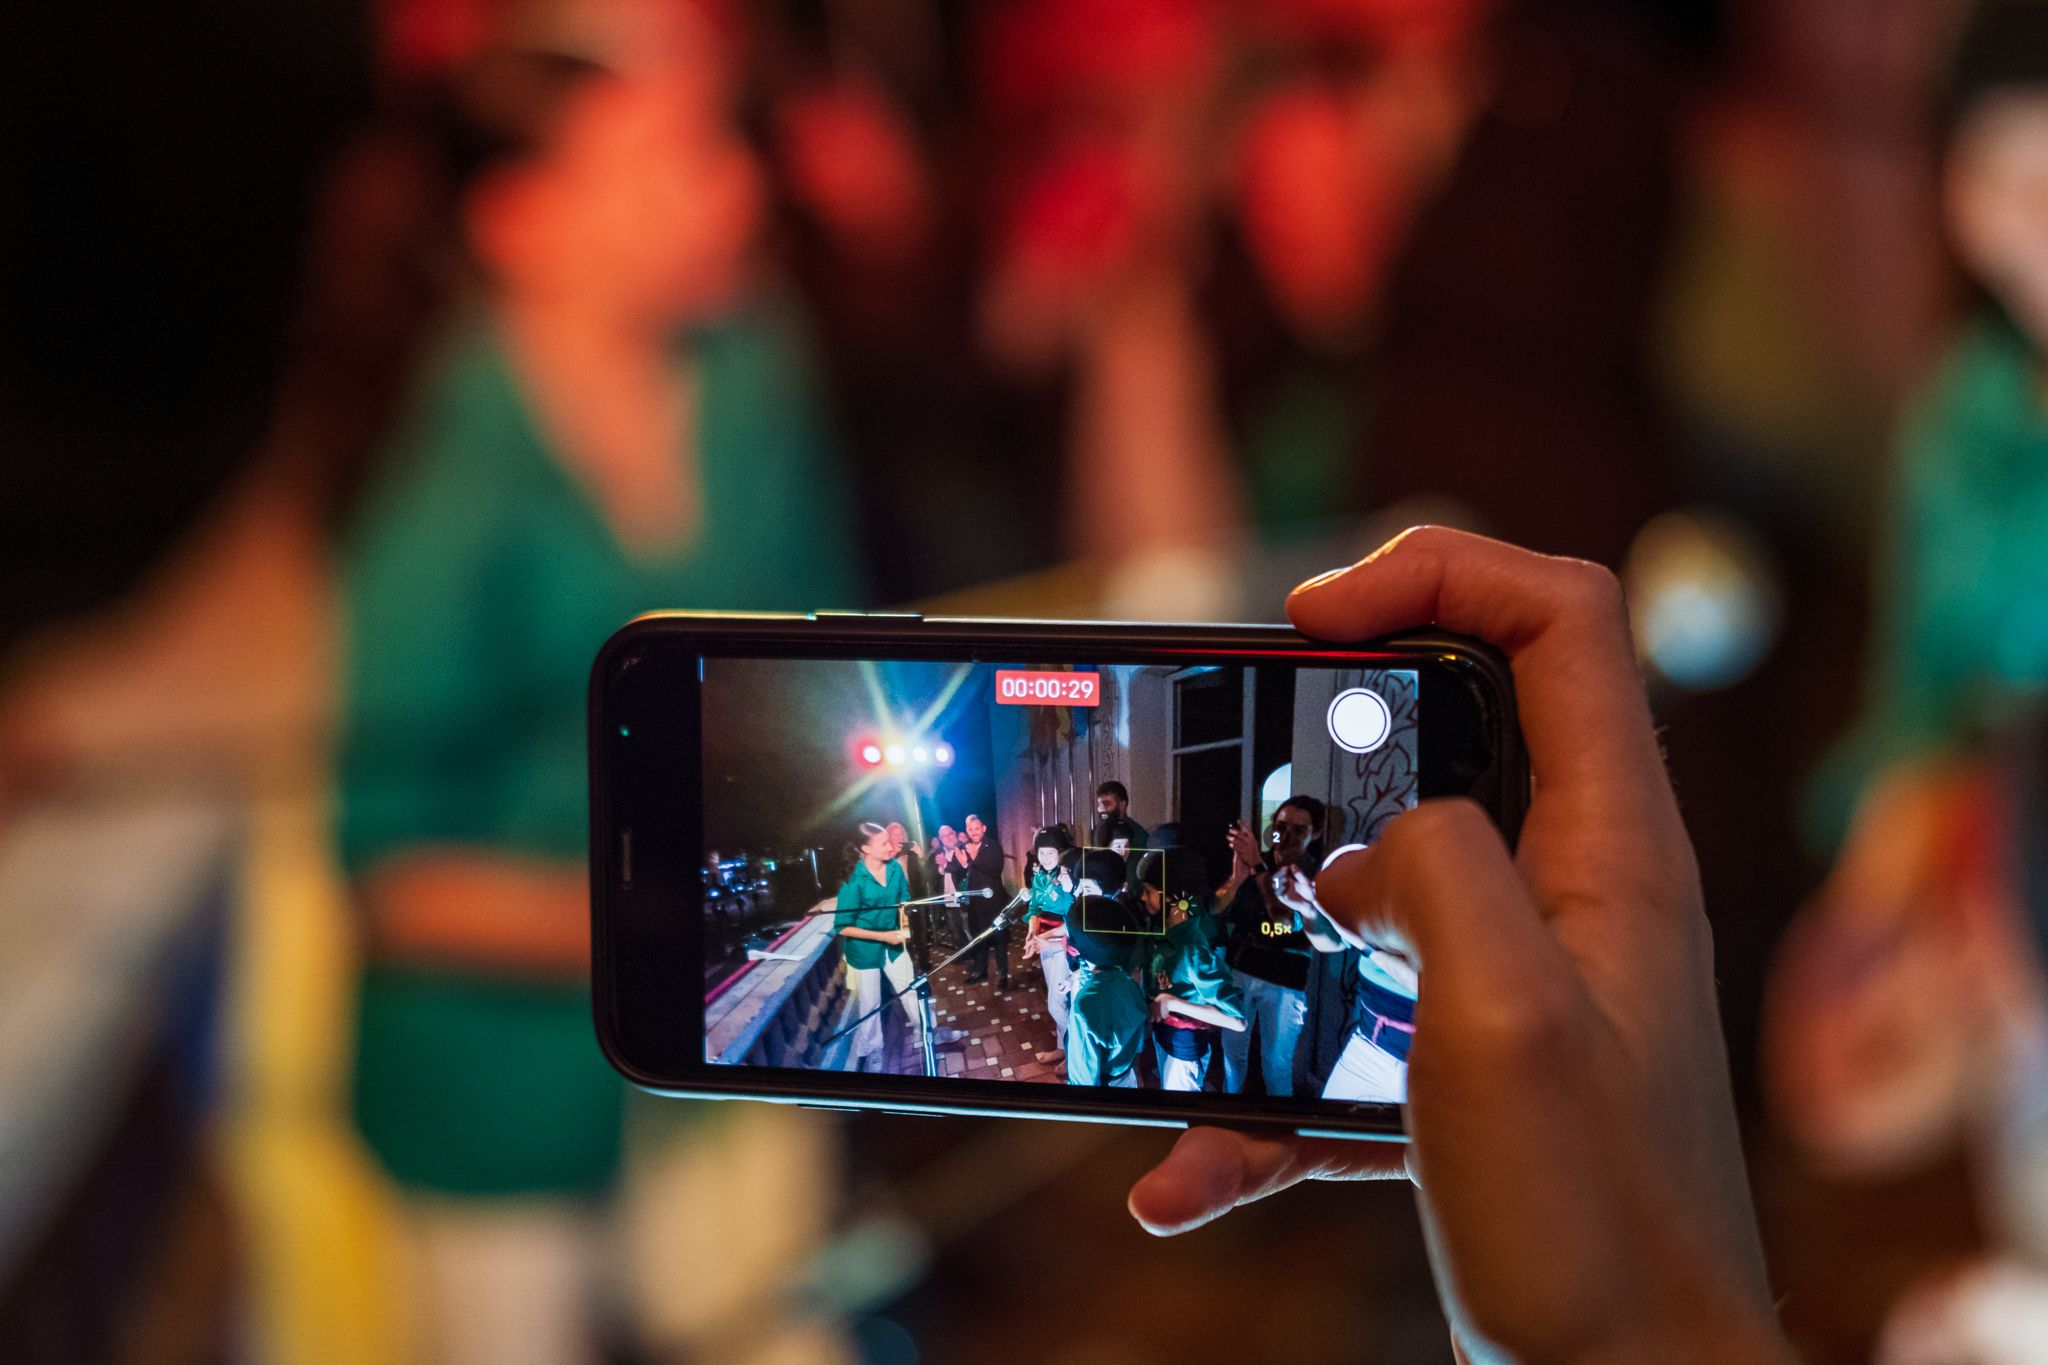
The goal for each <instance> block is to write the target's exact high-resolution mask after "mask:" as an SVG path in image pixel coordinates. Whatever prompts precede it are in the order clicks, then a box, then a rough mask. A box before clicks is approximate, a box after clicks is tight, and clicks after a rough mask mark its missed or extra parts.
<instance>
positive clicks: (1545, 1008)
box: [1439, 983, 1586, 1074]
mask: <svg viewBox="0 0 2048 1365" xmlns="http://www.w3.org/2000/svg"><path fill="white" fill-rule="evenodd" d="M1439 1027H1442V1025H1441V1024H1440V1025H1439ZM1453 1027H1455V1028H1456V1029H1457V1031H1458V1033H1459V1035H1460V1037H1461V1039H1462V1040H1463V1042H1464V1045H1465V1048H1466V1049H1467V1050H1468V1055H1470V1056H1472V1057H1474V1058H1475V1060H1478V1061H1481V1062H1483V1063H1485V1064H1488V1065H1489V1066H1490V1067H1499V1068H1505V1069H1509V1070H1513V1071H1515V1072H1517V1073H1529V1074H1535V1073H1537V1072H1540V1071H1542V1070H1543V1069H1544V1068H1546V1067H1547V1066H1550V1065H1554V1064H1555V1063H1556V1061H1557V1059H1559V1058H1561V1057H1567V1056H1572V1055H1575V1054H1576V1052H1577V1050H1578V1049H1579V1048H1580V1046H1581V1044H1582V1042H1583V1035H1584V1033H1585V1027H1586V1020H1585V1012H1584V1009H1583V1008H1582V1006H1581V1002H1580V1001H1578V1000H1577V999H1576V998H1574V996H1573V995H1572V994H1571V993H1570V992H1568V991H1565V990H1562V989H1558V988H1556V987H1554V986H1546V985H1539V984H1535V983H1531V984H1530V986H1529V987H1528V988H1526V989H1523V990H1519V991H1517V992H1515V993H1514V994H1513V995H1511V996H1501V997H1496V998H1494V999H1490V1000H1487V1001H1484V1002H1481V1003H1477V1004H1474V1005H1471V1006H1470V1007H1468V1008H1467V1009H1465V1010H1464V1011H1463V1017H1462V1018H1461V1019H1460V1020H1459V1021H1458V1022H1457V1023H1456V1024H1455V1025H1453Z"/></svg>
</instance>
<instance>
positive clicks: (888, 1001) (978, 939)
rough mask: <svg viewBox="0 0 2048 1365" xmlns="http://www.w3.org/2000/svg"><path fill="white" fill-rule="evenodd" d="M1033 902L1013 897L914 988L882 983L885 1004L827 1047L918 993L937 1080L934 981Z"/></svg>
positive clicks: (927, 1055)
mask: <svg viewBox="0 0 2048 1365" xmlns="http://www.w3.org/2000/svg"><path fill="white" fill-rule="evenodd" d="M973 894H974V893H972V892H963V893H961V898H962V899H967V898H968V897H971V896H973ZM991 898H992V897H991ZM931 899H932V900H934V901H944V900H945V897H944V896H934V897H932V898H931ZM1029 899H1031V893H1030V892H1029V891H1019V892H1018V893H1017V894H1016V895H1015V896H1012V897H1011V898H1010V903H1009V904H1008V905H1006V906H1004V907H1003V908H1002V909H1000V910H998V911H996V917H995V918H994V919H993V920H990V921H989V926H988V928H986V929H984V930H982V931H981V932H980V933H978V934H976V935H975V936H974V937H973V938H971V939H969V940H967V942H965V943H963V944H961V945H960V947H959V949H958V950H957V951H955V952H954V953H952V954H951V955H950V956H949V957H947V958H946V959H945V960H944V961H943V962H937V963H934V964H932V967H931V970H929V971H925V972H920V973H918V974H917V976H916V977H914V978H912V980H911V982H910V984H909V985H907V986H905V987H904V988H903V989H902V990H891V989H888V978H887V977H884V978H883V979H882V980H883V986H884V989H883V994H882V1001H881V1003H880V1004H878V1005H876V1006H875V1007H874V1008H873V1009H871V1010H869V1011H868V1012H867V1013H866V1014H863V1015H862V1016H861V1017H860V1018H858V1019H855V1020H853V1021H852V1022H851V1023H848V1024H846V1025H844V1026H842V1027H841V1028H839V1029H838V1030H837V1031H836V1032H834V1033H833V1034H832V1036H831V1037H829V1038H827V1039H826V1040H825V1042H824V1044H823V1046H825V1047H830V1046H832V1044H834V1043H836V1042H838V1041H839V1040H840V1039H841V1038H844V1037H845V1036H846V1035H847V1034H849V1033H852V1032H853V1031H854V1030H855V1029H857V1028H859V1027H860V1026H861V1025H862V1024H865V1023H866V1022H867V1021H868V1020H870V1019H872V1018H874V1017H875V1016H876V1015H878V1014H880V1013H881V1012H882V1011H883V1010H886V1009H888V1008H889V1006H891V1005H893V1004H895V1003H896V1002H897V1001H898V1000H901V999H902V998H903V997H904V996H905V995H907V994H909V993H910V992H912V991H915V992H916V993H917V1022H918V1032H919V1034H920V1041H921V1042H922V1043H923V1045H924V1074H925V1075H927V1076H937V1075H938V1074H939V1045H938V1039H937V1033H938V1021H937V1019H936V1018H935V1016H934V1015H933V1012H932V977H934V976H936V975H937V974H938V973H940V972H942V971H944V970H946V968H948V967H950V966H952V965H953V964H954V963H955V962H958V961H959V960H960V959H961V958H963V957H966V956H967V955H968V954H969V953H971V952H973V951H974V950H975V949H976V948H977V947H979V946H981V944H982V943H984V942H986V941H987V940H988V939H991V938H993V937H995V935H996V932H997V931H998V930H1001V929H1007V928H1009V927H1010V912H1011V911H1012V910H1015V909H1016V908H1017V907H1018V906H1020V905H1022V904H1023V903H1024V902H1025V901H1027V900H1029ZM867 908H868V909H871V910H872V909H881V908H883V907H880V906H869V907H867Z"/></svg>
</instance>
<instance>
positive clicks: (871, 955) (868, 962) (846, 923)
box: [832, 862, 910, 972]
mask: <svg viewBox="0 0 2048 1365" xmlns="http://www.w3.org/2000/svg"><path fill="white" fill-rule="evenodd" d="M888 867H889V872H888V876H887V877H886V878H884V879H883V880H882V881H876V880H875V874H874V873H873V872H871V871H869V870H868V865H867V863H866V862H861V863H858V864H856V865H855V866H854V869H853V875H852V876H850V877H848V878H847V879H846V885H844V886H842V887H840V888H839V910H838V913H836V914H834V915H833V916H832V929H833V932H835V933H836V932H838V931H839V930H841V929H873V930H875V931H876V932H878V933H888V932H889V931H890V930H891V929H900V928H902V927H903V920H902V917H901V915H900V913H899V907H900V906H901V905H902V904H903V902H904V901H907V900H909V899H910V892H909V889H908V888H909V882H908V881H907V880H906V879H905V877H904V875H903V864H901V863H894V862H892V863H890V864H889V865H888ZM839 951H840V953H841V954H843V955H844V956H845V958H846V965H847V966H849V967H852V968H853V969H854V970H855V971H862V972H871V971H873V970H875V969H876V968H877V967H880V966H883V965H884V964H886V963H889V962H893V961H894V960H896V959H897V958H899V957H902V956H903V945H902V944H900V943H877V942H875V940H873V939H871V938H842V939H840V940H839Z"/></svg>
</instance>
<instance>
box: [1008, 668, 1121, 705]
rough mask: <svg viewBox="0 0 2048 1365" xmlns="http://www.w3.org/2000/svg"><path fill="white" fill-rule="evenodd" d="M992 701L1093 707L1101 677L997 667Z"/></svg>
mask: <svg viewBox="0 0 2048 1365" xmlns="http://www.w3.org/2000/svg"><path fill="white" fill-rule="evenodd" d="M996 700H997V701H998V702H1001V703H1002V704H1003V705H1005V706H1094V705H1095V704H1096V703H1098V702H1100V701H1101V700H1102V677H1101V675H1100V674H1096V673H1077V672H1069V671H1067V670H1065V669H1035V668H999V669H997V670H996Z"/></svg>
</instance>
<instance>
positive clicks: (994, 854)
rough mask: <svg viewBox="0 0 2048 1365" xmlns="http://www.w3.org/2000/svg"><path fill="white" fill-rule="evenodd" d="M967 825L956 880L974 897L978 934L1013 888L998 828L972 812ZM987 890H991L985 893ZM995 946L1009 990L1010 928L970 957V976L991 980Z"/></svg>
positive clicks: (970, 907) (972, 914)
mask: <svg viewBox="0 0 2048 1365" xmlns="http://www.w3.org/2000/svg"><path fill="white" fill-rule="evenodd" d="M965 825H966V828H967V839H966V842H964V843H962V844H961V845H960V847H959V848H957V849H955V850H953V864H952V872H953V884H954V885H955V886H956V887H958V888H959V889H960V891H961V893H962V894H963V895H966V896H969V897H971V899H970V900H969V901H968V902H967V916H968V925H969V927H970V928H972V929H973V930H974V932H975V933H977V934H978V933H980V932H982V931H983V930H984V929H986V928H988V927H989V925H991V924H993V923H994V922H995V917H996V911H998V910H1000V909H1002V908H1003V906H1004V905H1005V904H1007V903H1008V902H1009V899H1010V889H1009V887H1008V886H1006V885H1005V884H1004V882H1003V850H1002V848H1001V846H999V845H998V844H997V843H996V838H995V831H994V830H992V829H990V828H989V827H988V824H987V822H986V821H984V820H983V819H982V818H981V817H980V816H979V815H970V816H968V817H967V819H966V821H965ZM983 892H986V893H988V894H986V895H983V894H981V893H983ZM991 946H993V947H994V948H995V951H996V969H997V976H998V983H997V989H998V990H1004V991H1007V990H1009V989H1010V931H1009V929H1008V928H1007V927H1005V928H1002V929H998V930H996V932H995V934H994V935H993V936H991V937H990V938H988V939H986V940H984V941H983V942H982V944H981V946H980V947H978V948H976V949H975V950H974V954H973V956H971V957H969V958H968V959H967V979H968V980H969V981H970V982H982V981H986V980H988V954H989V949H990V947H991Z"/></svg>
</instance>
